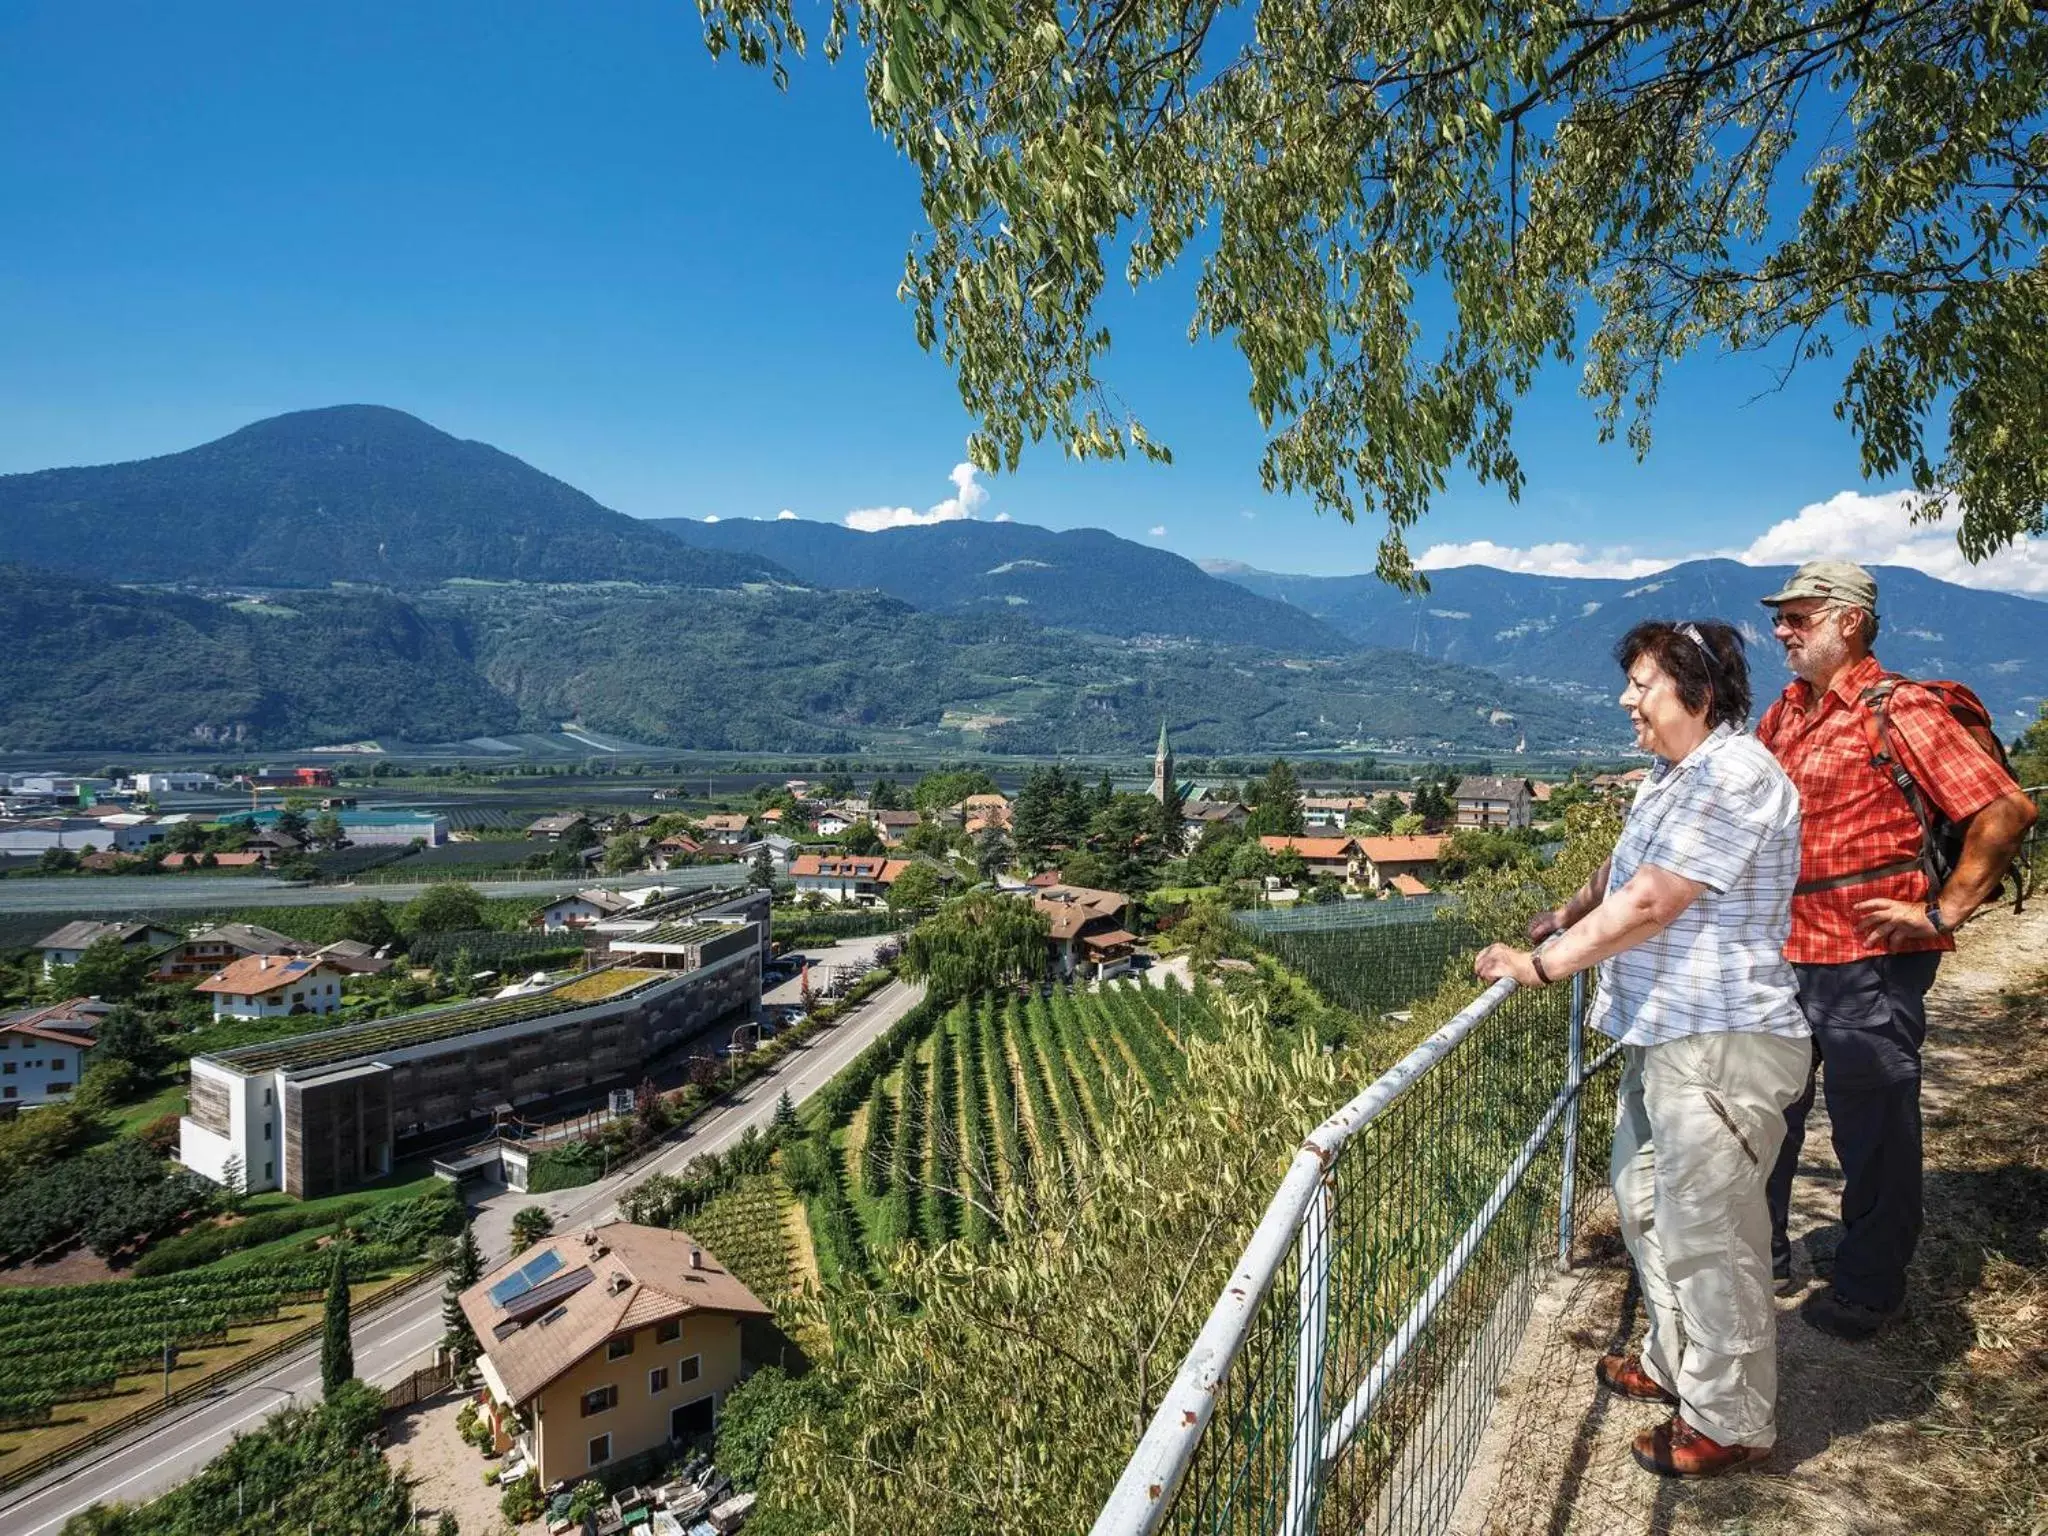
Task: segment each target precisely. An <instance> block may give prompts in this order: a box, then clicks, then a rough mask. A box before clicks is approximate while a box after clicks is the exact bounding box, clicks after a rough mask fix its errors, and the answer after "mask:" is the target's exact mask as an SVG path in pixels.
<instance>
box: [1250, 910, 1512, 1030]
mask: <svg viewBox="0 0 2048 1536" xmlns="http://www.w3.org/2000/svg"><path fill="white" fill-rule="evenodd" d="M1442 908H1443V904H1442V903H1441V902H1431V903H1430V904H1429V905H1427V906H1424V905H1423V904H1422V902H1420V901H1415V902H1406V901H1404V902H1351V903H1347V904H1345V905H1343V906H1338V905H1335V904H1333V905H1331V906H1327V907H1308V908H1305V909H1303V910H1301V911H1298V912H1260V911H1249V912H1239V913H1234V914H1232V915H1233V917H1234V919H1235V920H1236V922H1237V924H1238V926H1239V928H1241V929H1242V930H1244V932H1245V935H1246V937H1248V938H1249V939H1250V940H1251V941H1252V943H1254V944H1255V945H1257V946H1258V947H1259V948H1260V949H1263V950H1265V951H1266V952H1267V953H1268V954H1270V955H1272V956H1273V957H1274V958H1275V959H1277V960H1279V961H1280V962H1281V963H1282V964H1283V965H1286V966H1288V967H1290V968H1291V969H1293V970H1295V971H1298V972H1300V973H1301V975H1302V976H1304V977H1305V978H1307V980H1308V982H1309V984H1310V985H1312V986H1313V987H1314V988H1315V989H1316V990H1317V991H1318V992H1320V993H1321V994H1322V995H1323V996H1324V997H1326V998H1328V999H1329V1000H1330V1001H1331V1002H1333V1003H1335V1004H1337V1005H1338V1006H1339V1007H1342V1008H1349V1009H1350V1010H1352V1011H1353V1012H1354V1013H1357V1014H1360V1015H1362V1016H1364V1017H1366V1018H1369V1019H1370V1018H1375V1017H1377V1016H1379V1015H1381V1014H1385V1013H1388V1012H1391V1011H1394V1010H1397V1009H1401V1008H1405V1007H1407V1006H1408V1005H1409V1004H1410V1003H1412V1002H1414V1001H1415V1000H1416V999H1417V998H1421V997H1426V996H1428V995H1429V994H1430V993H1432V992H1434V991H1435V990H1436V989H1437V986H1438V984H1439V983H1441V982H1442V981H1443V979H1444V976H1445V974H1446V972H1447V971H1448V970H1449V969H1450V967H1451V966H1452V965H1453V964H1458V965H1459V966H1460V967H1461V968H1462V967H1463V964H1464V962H1465V961H1467V960H1469V958H1470V957H1471V954H1472V951H1473V949H1474V948H1475V947H1476V946H1477V942H1478V934H1477V933H1476V932H1475V931H1474V929H1473V928H1472V927H1471V925H1470V924H1468V923H1464V922H1460V921H1459V920H1458V918H1457V917H1456V915H1455V913H1454V912H1446V911H1444V910H1442ZM1275 919H1278V920H1279V921H1275Z"/></svg>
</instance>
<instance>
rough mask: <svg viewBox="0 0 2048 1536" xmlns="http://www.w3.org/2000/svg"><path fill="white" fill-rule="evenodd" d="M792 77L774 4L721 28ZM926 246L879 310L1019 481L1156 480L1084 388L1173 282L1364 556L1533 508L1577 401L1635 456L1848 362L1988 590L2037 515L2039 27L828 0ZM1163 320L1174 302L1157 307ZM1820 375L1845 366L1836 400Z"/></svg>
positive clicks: (731, 3)
mask: <svg viewBox="0 0 2048 1536" xmlns="http://www.w3.org/2000/svg"><path fill="white" fill-rule="evenodd" d="M701 9H702V11H703V14H704V17H705V27H706V37H707V41H708V42H709V44H710V46H711V49H712V51H713V52H714V53H723V52H725V51H726V50H728V49H730V50H733V51H735V52H736V53H737V54H738V55H739V57H741V58H742V59H745V60H748V61H749V62H753V63H764V64H770V65H772V66H773V68H774V69H775V71H776V74H777V77H778V79H779V78H782V76H783V70H784V63H785V60H786V58H787V56H788V55H790V54H792V53H801V52H803V51H804V49H805V47H806V44H807V38H806V36H805V33H804V30H803V28H802V26H801V24H800V20H799V17H798V15H797V14H796V12H797V10H798V7H797V5H796V4H795V0H703V4H702V7H701ZM825 24H826V34H825V51H826V52H827V54H828V55H829V56H833V57H836V56H837V55H838V53H839V51H840V49H841V48H842V47H843V46H844V44H845V42H846V40H847V38H848V37H849V35H851V34H852V33H853V32H854V31H856V30H857V33H858V36H859V39H860V42H861V44H862V45H863V51H864V53H865V56H866V60H867V95H868V102H869V107H870V111H871V114H872V116H873V118H874V120H875V122H876V124H877V126H878V127H879V128H880V129H881V130H882V132H883V133H884V134H885V135H886V136H887V137H888V138H889V139H890V140H892V141H893V142H894V143H895V145H896V146H897V147H898V148H899V149H900V150H901V151H902V152H903V153H904V155H905V156H906V157H907V158H908V159H909V161H910V162H911V164H912V165H914V166H915V167H916V169H917V172H918V174H919V177H920V178H921V181H922V193H923V204H924V212H925V216H926V219H927V221H928V224H929V228H928V229H927V230H926V231H925V232H923V233H922V234H920V236H919V237H918V238H917V241H916V243H915V244H914V246H913V247H912V249H911V251H910V253H909V256H908V259H907V261H906V264H905V270H904V278H903V284H902V288H901V293H902V295H903V297H904V298H905V299H906V300H907V301H908V303H909V304H910V306H911V308H912V311H913V313H914V316H915V321H916V327H917V333H918V337H919V340H920V341H921V342H922V343H923V344H924V345H925V346H927V347H931V348H937V349H939V350H940V351H941V352H942V353H943V355H944V357H945V358H946V360H947V362H948V363H949V364H950V365H951V366H952V368H953V370H954V372H955V373H956V375H957V378H958V381H959V388H960V393H961V397H962V399H963V401H964V402H965V404H966V405H967V407H968V409H969V411H970V412H972V413H973V414H974V415H975V416H976V417H977V418H978V419H979V423H980V426H979V430H978V431H977V432H976V433H975V435H974V436H973V438H972V440H971V442H970V453H971V454H972V456H973V458H974V459H975V461H976V462H977V463H979V464H981V465H982V466H983V467H985V468H989V469H996V468H1014V467H1015V466H1016V463H1017V461H1018V457H1019V455H1020V453H1021V451H1022V449H1023V446H1024V444H1025V443H1026V441H1036V440H1040V439H1043V438H1046V437H1051V438H1052V439H1053V440H1055V441H1056V442H1057V443H1058V444H1060V445H1061V446H1062V447H1063V448H1064V449H1065V450H1066V451H1068V452H1069V453H1071V454H1075V455H1078V456H1080V457H1083V458H1090V457H1108V458H1116V457H1122V456H1124V455H1126V454H1128V453H1131V452H1138V453H1143V454H1145V455H1147V456H1149V457H1152V458H1155V459H1165V458H1167V457H1168V447H1167V445H1166V444H1164V443H1162V442H1160V441H1159V440H1158V439H1157V438H1155V437H1153V436H1151V435H1148V434H1147V432H1146V431H1145V428H1144V425H1143V422H1142V419H1141V417H1140V416H1139V414H1138V413H1137V411H1136V410H1135V409H1133V408H1131V407H1129V406H1126V405H1125V404H1124V402H1123V399H1122V397H1121V396H1119V395H1118V394H1116V393H1115V392H1114V391H1113V389H1112V387H1111V381H1110V380H1109V379H1108V378H1107V377H1106V376H1105V374H1104V372H1103V371H1102V369H1103V364H1104V362H1105V359H1106V355H1107V353H1108V350H1109V345H1110V332H1109V328H1108V326H1107V325H1106V324H1105V322H1104V320H1103V318H1102V315H1101V314H1100V312H1099V311H1100V305H1101V299H1102V295H1103V291H1104V288H1105V286H1106V285H1107V283H1108V282H1109V280H1110V274H1111V272H1112V270H1113V269H1114V268H1115V267H1117V266H1121V268H1122V275H1123V277H1124V279H1125V281H1126V282H1127V283H1128V284H1129V285H1131V286H1132V287H1133V288H1139V287H1143V286H1144V285H1146V284H1149V283H1153V282H1156V281H1158V280H1160V279H1162V278H1166V277H1168V276H1169V274H1175V273H1176V271H1177V269H1180V268H1183V267H1191V268H1192V269H1193V274H1192V275H1193V278H1194V281H1193V284H1192V289H1193V314H1192V316H1191V317H1190V321H1189V326H1188V333H1189V336H1190V339H1196V338H1201V337H1219V338H1227V339H1228V341H1229V343H1230V344H1231V345H1233V346H1235V347H1236V348H1237V350H1238V351H1239V352H1240V353H1241V354H1242V356H1243V358H1244V361H1245V363H1246V365H1247V366H1248V368H1249V372H1250V399H1251V405H1252V407H1253V409H1254V410H1255V411H1256V412H1257V414H1258V417H1259V420H1260V422H1261V424H1262V425H1263V426H1264V427H1265V428H1266V430H1267V433H1268V439H1267V443H1266V446H1265V450H1264V455H1263V459H1262V461H1261V464H1260V472H1261V477H1262V479H1263V481H1264V484H1265V486H1266V488H1267V489H1268V490H1277V491H1298V492H1303V493H1306V494H1307V495H1309V496H1310V497H1311V498H1312V499H1313V500H1314V502H1315V503H1316V505H1317V506H1318V507H1320V508H1322V509H1325V510H1331V511H1335V512H1337V513H1340V514H1341V515H1342V516H1344V517H1345V518H1347V519H1353V518H1356V517H1359V516H1361V515H1367V516H1375V517H1378V518H1380V519H1383V521H1384V525H1385V536H1384V538H1383V540H1382V542H1381V544H1380V550H1379V568H1380V571H1381V573H1382V574H1383V575H1385V576H1387V577H1389V578H1392V579H1396V580H1402V581H1408V580H1412V579H1413V572H1412V568H1411V566H1410V563H1409V552H1408V549H1407V547H1406V544H1405V542H1404V533H1405V531H1406V530H1407V529H1409V528H1410V527H1411V526H1412V525H1413V524H1414V523H1415V522H1416V520H1417V519H1418V518H1419V517H1420V516H1421V515H1422V514H1423V513H1424V511H1425V510H1426V509H1427V506H1428V503H1429V501H1430V498H1431V497H1432V496H1433V495H1435V494H1436V493H1437V492H1438V491H1440V490H1441V489H1442V488H1443V486H1444V484H1445V482H1446V479H1447V477H1448V475H1449V474H1450V473H1451V472H1452V471H1453V470H1454V469H1455V468H1457V467H1458V466H1460V465H1462V466H1463V467H1464V468H1465V469H1467V470H1469V471H1470V472H1471V473H1472V474H1473V475H1475V476H1476V477H1477V478H1478V479H1480V480H1481V481H1485V482H1492V483H1496V484H1498V485H1501V486H1502V487H1504V488H1505V489H1506V491H1507V492H1508V493H1509V494H1510V495H1516V494H1518V493H1519V491H1520V488H1521V486H1522V482H1523V470H1522V466H1521V462H1520V460H1519V458H1518V456H1517V454H1516V452H1515V449H1514V444H1513V431H1512V428H1513V424H1514V405H1515V402H1516V400H1517V399H1518V398H1519V397H1520V396H1521V395H1522V394H1523V393H1524V392H1525V391H1526V390H1527V389H1528V387H1529V385H1530V383H1531V382H1532V380H1533V379H1534V377H1535V375H1536V374H1537V372H1538V370H1539V369H1541V368H1542V367H1543V366H1545V365H1546V364H1574V363H1575V364H1578V365H1579V366H1580V367H1581V373H1582V387H1583V389H1584V392H1585V393H1586V395H1587V396H1588V397H1589V398H1590V400H1591V401H1592V402H1593V408H1594V411H1595V413H1596V415H1597V419H1598V422H1599V425H1600V430H1601V432H1602V435H1603V437H1610V438H1611V437H1613V436H1615V435H1617V434H1620V435H1623V436H1625V438H1626V440H1627V442H1628V443H1629V445H1630V446H1631V447H1632V448H1633V449H1634V450H1635V451H1636V452H1637V453H1638V454H1639V455H1640V454H1642V453H1644V452H1647V450H1648V448H1649V443H1650V427H1651V420H1652V416H1653V413H1654V409H1655V406H1656V404H1657V399H1658V395H1659V392H1660V388H1661V385H1662V381H1663V377H1664V372H1665V369H1666V368H1667V367H1668V366H1669V365H1670V364H1671V363H1672V362H1673V361H1675V360H1676V359H1678V358H1680V357H1682V356H1683V355H1685V354H1686V353H1688V352H1689V351H1691V350H1693V349H1694V348H1697V347H1702V346H1717V347H1729V348H1736V349H1757V350H1760V351H1764V352H1765V353H1766V354H1767V355H1769V356H1770V357H1771V358H1772V359H1773V360H1774V362H1775V363H1776V364H1777V365H1778V366H1780V367H1782V368H1784V369H1788V370H1789V369H1791V368H1793V367H1796V366H1799V365H1801V364H1804V363H1810V362H1813V361H1814V360H1816V359H1821V358H1829V357H1836V356H1837V355H1838V354H1839V355H1840V357H1841V358H1842V359H1843V360H1844V361H1845V366H1844V367H1843V378H1842V384H1841V390H1840V394H1839V397H1838V399H1837V401H1836V405H1835V414H1836V415H1837V416H1838V417H1839V418H1841V419H1842V420H1843V421H1844V422H1846V423H1847V425H1848V427H1849V430H1850V431H1851V432H1852V433H1853V434H1854V436H1855V438H1856V441H1857V443H1858V445H1859V448H1860V451H1861V457H1862V464H1863V469H1864V472H1865V473H1866V474H1867V475H1871V476H1885V477H1892V476H1899V475H1910V477H1911V479H1912V482H1913V485H1914V486H1915V487H1916V488H1917V492H1918V504H1919V510H1920V511H1921V513H1922V514H1923V515H1924V516H1928V517H1937V516H1940V515H1942V514H1943V512H1944V511H1945V510H1948V509H1950V508H1952V507H1955V506H1960V508H1961V509H1962V510H1961V517H1960V527H1959V538H1960V542H1961V545H1962V548H1963V551H1964V552H1965V553H1966V554H1967V555H1968V556H1969V557H1970V558H1971V559H1981V558H1982V557H1983V556H1985V555H1986V554H1988V553H1990V552H1991V551H1993V550H1995V549H1997V548H1999V547H2000V546H2002V545H2003V544H2005V543H2006V542H2008V541H2009V540H2011V539H2012V538H2014V537H2016V536H2017V535H2019V534H2022V533H2027V532H2032V533H2040V532H2042V531H2043V529H2044V515H2043V508H2044V505H2048V389H2044V388H2043V387H2042V382H2041V381H2042V380H2043V378H2044V377H2048V280H2044V278H2043V275H2042V271H2041V243H2042V238H2043V235H2044V233H2048V201H2044V192H2043V187H2044V183H2048V135H2044V134H2043V133H2042V117H2043V111H2044V80H2048V11H2044V10H2043V8H2042V7H2041V6H2040V4H2039V3H2038V0H1742V3H1738V0H1539V3H1536V4H1534V5H1529V6H1517V7H1513V8H1508V7H1504V6H1499V5H1479V4H1472V3H1459V4H1451V5H1445V4H1442V3H1441V0H1334V3H1331V4H1327V5H1318V6H1299V5H1283V4H1271V5H1262V4H1259V3H1256V0H1254V3H1250V4H1242V5H1225V4H1222V3H1220V0H1066V3H1063V4H1062V3H1052V0H1010V3H1008V4H996V3H993V0H859V3H857V4H854V5H848V4H847V0H829V10H828V11H827V13H826V16H825ZM1185 286H1186V281H1185V276H1181V277H1180V279H1179V281H1178V282H1177V285H1176V288H1175V291H1176V292H1178V291H1181V289H1182V288H1184V287H1185ZM1830 366H1842V364H1841V363H1837V364H1831V365H1830Z"/></svg>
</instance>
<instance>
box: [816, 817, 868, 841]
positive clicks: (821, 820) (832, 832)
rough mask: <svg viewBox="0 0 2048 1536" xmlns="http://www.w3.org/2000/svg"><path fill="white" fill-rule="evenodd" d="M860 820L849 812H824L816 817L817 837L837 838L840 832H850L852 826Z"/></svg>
mask: <svg viewBox="0 0 2048 1536" xmlns="http://www.w3.org/2000/svg"><path fill="white" fill-rule="evenodd" d="M861 819H862V818H861V817H858V816H856V815H854V814H853V813H852V812H851V811H826V812H824V813H823V814H822V815H820V816H819V817H818V835H819V836H820V837H837V836H838V835H839V834H840V833H842V832H847V831H851V830H852V828H853V824H854V823H855V822H856V821H859V820H861Z"/></svg>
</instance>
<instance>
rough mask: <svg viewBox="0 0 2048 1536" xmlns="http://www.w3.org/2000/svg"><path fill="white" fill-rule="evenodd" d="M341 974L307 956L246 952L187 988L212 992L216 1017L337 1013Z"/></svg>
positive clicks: (339, 970) (337, 970)
mask: <svg viewBox="0 0 2048 1536" xmlns="http://www.w3.org/2000/svg"><path fill="white" fill-rule="evenodd" d="M345 974H346V973H345V972H344V971H342V970H341V969H340V967H338V966H335V965H332V964H330V963H328V962H327V961H325V960H320V959H317V958H315V957H313V956H310V955H246V956H244V957H243V958H242V959H240V960H237V961H236V962H235V963H234V964H233V965H230V966H228V967H227V968H226V969H225V970H222V971H220V972H218V973H216V974H215V975H212V976H209V977H207V978H206V980H204V981H202V982H200V983H199V984H198V985H197V986H196V987H194V988H193V989H192V990H193V991H195V992H205V993H208V994H210V995H211V996H212V998H213V1016H214V1017H215V1018H216V1019H271V1018H276V1017H278V1016H279V1015H281V1014H290V1013H339V1012H340V1011H341V980H342V977H343V976H344V975H345Z"/></svg>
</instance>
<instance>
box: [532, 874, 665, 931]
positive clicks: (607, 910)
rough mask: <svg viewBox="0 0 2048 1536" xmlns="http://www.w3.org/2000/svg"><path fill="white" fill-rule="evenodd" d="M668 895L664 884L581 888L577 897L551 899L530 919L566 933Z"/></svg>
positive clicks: (539, 924) (633, 910) (636, 908)
mask: <svg viewBox="0 0 2048 1536" xmlns="http://www.w3.org/2000/svg"><path fill="white" fill-rule="evenodd" d="M668 894H669V887H667V886H662V885H646V886H641V887H640V888H639V889H637V890H631V891H607V890H604V889H603V888H601V887H599V888H594V889H591V890H587V891H578V892H577V893H576V894H575V895H574V896H564V897H561V898H560V899H559V900H556V901H551V902H549V903H548V904H547V905H546V906H544V907H542V908H541V909H540V910H539V911H538V912H536V913H534V914H533V916H532V917H531V918H530V919H529V920H528V921H529V922H531V924H532V925H533V926H534V927H536V928H541V929H545V930H546V931H547V932H549V933H566V932H568V931H570V930H572V929H577V928H588V927H590V926H591V924H593V923H601V922H603V921H604V920H605V919H606V918H611V917H619V916H622V915H624V914H625V913H628V912H637V911H638V910H639V909H640V908H642V907H644V906H646V905H647V903H649V902H650V901H655V900H658V899H659V898H661V897H663V896H666V895H668Z"/></svg>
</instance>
